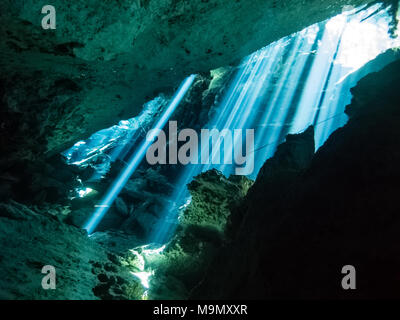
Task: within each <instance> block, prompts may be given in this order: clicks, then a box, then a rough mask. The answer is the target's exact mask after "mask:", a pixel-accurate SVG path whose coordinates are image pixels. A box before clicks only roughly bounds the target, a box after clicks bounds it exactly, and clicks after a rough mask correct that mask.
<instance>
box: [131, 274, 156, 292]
mask: <svg viewBox="0 0 400 320" xmlns="http://www.w3.org/2000/svg"><path fill="white" fill-rule="evenodd" d="M131 274H132V275H134V276H135V277H136V278H138V279H139V280H140V282H141V284H142V286H143V287H144V288H146V289H148V288H149V287H150V277H151V276H152V275H154V272H153V271H150V272H147V271H141V272H132V271H131Z"/></svg>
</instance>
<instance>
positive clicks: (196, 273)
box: [144, 170, 252, 299]
mask: <svg viewBox="0 0 400 320" xmlns="http://www.w3.org/2000/svg"><path fill="white" fill-rule="evenodd" d="M251 184H252V181H251V180H249V179H247V178H245V177H237V176H231V177H230V178H226V177H225V176H224V175H222V174H221V173H220V172H218V171H216V170H211V171H207V172H205V173H202V174H200V175H199V176H197V177H195V179H194V180H193V182H192V183H191V184H189V186H188V188H189V190H190V193H191V196H192V200H191V202H190V204H189V205H188V206H187V208H186V209H185V210H184V211H183V212H182V213H181V216H180V218H179V225H178V229H177V231H176V233H175V235H174V237H173V239H172V240H171V241H170V242H169V243H168V244H167V245H166V247H165V249H164V251H163V252H162V253H161V254H158V255H157V254H156V255H153V256H150V257H149V256H147V257H146V255H145V256H144V258H145V261H146V266H147V267H146V270H147V271H148V272H150V271H151V270H153V271H154V276H153V277H152V279H151V281H150V289H149V293H148V297H149V298H150V299H187V297H188V296H189V295H190V292H191V291H193V290H194V289H195V287H196V286H197V285H198V284H199V283H200V282H201V281H202V279H203V278H204V277H205V275H206V272H207V270H208V269H207V266H208V265H209V264H210V261H211V260H212V259H213V257H214V256H215V254H216V253H217V252H218V249H219V248H220V247H221V246H222V244H223V243H224V242H225V241H227V238H226V234H225V231H226V222H227V221H226V220H227V216H228V215H229V208H230V207H231V206H233V205H234V204H235V203H238V202H240V201H241V200H242V198H243V197H244V195H245V194H246V192H247V190H248V189H249V187H250V186H251Z"/></svg>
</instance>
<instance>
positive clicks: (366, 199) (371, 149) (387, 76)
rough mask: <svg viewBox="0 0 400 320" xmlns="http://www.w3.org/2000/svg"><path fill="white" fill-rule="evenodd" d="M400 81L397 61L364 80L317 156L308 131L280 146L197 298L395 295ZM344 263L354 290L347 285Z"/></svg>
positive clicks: (399, 262)
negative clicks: (353, 271)
mask: <svg viewBox="0 0 400 320" xmlns="http://www.w3.org/2000/svg"><path fill="white" fill-rule="evenodd" d="M399 80H400V61H397V62H394V63H392V64H390V65H389V66H388V67H386V68H384V69H383V70H382V71H380V72H377V73H372V74H370V75H368V76H367V77H365V78H363V79H362V80H361V81H360V82H359V83H358V85H357V86H356V87H355V88H354V89H353V90H352V93H353V100H352V103H351V105H349V106H348V107H347V114H348V115H349V116H350V120H349V122H348V124H347V125H346V126H344V127H343V128H340V129H338V130H337V131H335V132H334V133H333V134H332V135H331V137H330V138H329V139H328V141H327V142H326V143H325V144H324V146H322V147H321V148H320V149H319V150H318V152H317V153H316V154H315V155H314V156H313V157H312V152H311V150H312V145H313V142H312V139H311V138H312V135H311V133H312V132H311V131H308V133H307V132H306V133H305V134H304V135H300V136H295V137H289V138H288V139H287V142H286V143H285V144H283V145H281V146H280V148H279V149H278V151H277V153H276V155H275V156H274V158H272V159H271V160H269V161H267V163H266V164H265V166H264V168H263V169H262V172H261V173H260V176H259V177H258V178H257V181H256V183H255V184H254V186H253V187H252V188H251V189H250V191H249V193H248V195H247V197H246V199H245V201H244V202H243V203H242V204H241V205H240V206H238V207H237V208H236V209H235V210H234V212H233V213H232V232H231V234H232V242H231V243H230V244H228V245H226V246H225V248H224V249H222V250H221V251H220V252H219V253H217V254H216V258H215V260H214V261H213V263H211V265H210V266H209V271H208V272H207V274H208V276H207V278H206V279H205V280H204V281H203V282H202V285H201V286H200V287H199V288H198V289H197V290H196V292H194V293H193V294H192V297H193V298H194V297H196V298H210V297H213V298H225V299H226V298H254V299H262V298H267V299H282V298H291V299H292V298H300V299H311V298H312V299H323V298H339V299H352V298H398V297H399V292H400V291H399V289H400V282H399V277H398V272H399V270H400V259H399V257H400V252H399V247H398V245H396V244H397V243H399V241H400V239H399V233H398V229H399V228H400V219H399V215H398V212H399V209H400V207H399V204H398V201H397V200H396V199H397V194H398V192H399V188H398V187H397V184H398V178H399V176H400V169H399V168H400V167H399V165H398V164H399V162H400V153H399V152H398V146H399V145H400V126H399V124H400V106H399V101H400V95H399V91H398V90H397V83H398V82H399ZM310 130H311V129H310ZM346 265H352V266H354V267H355V269H356V279H357V280H356V281H357V282H356V283H357V285H356V286H357V289H356V290H343V288H342V286H341V281H342V278H343V277H344V274H342V268H343V267H344V266H346Z"/></svg>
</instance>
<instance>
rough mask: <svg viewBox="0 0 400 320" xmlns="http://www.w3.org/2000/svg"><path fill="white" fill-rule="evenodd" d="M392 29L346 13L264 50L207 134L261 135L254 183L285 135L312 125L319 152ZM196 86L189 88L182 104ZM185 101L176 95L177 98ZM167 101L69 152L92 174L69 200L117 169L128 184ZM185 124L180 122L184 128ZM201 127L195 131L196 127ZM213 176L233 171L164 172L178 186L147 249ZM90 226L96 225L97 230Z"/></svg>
mask: <svg viewBox="0 0 400 320" xmlns="http://www.w3.org/2000/svg"><path fill="white" fill-rule="evenodd" d="M391 21H392V17H391V16H390V14H389V10H388V9H387V8H384V7H382V5H381V4H375V5H373V6H370V7H368V8H367V9H364V10H362V8H361V9H360V8H357V9H353V10H351V11H346V12H344V13H342V14H340V15H338V16H335V17H333V18H331V19H329V20H327V21H324V22H321V23H318V24H315V25H312V26H310V27H308V28H306V29H304V30H302V31H300V32H298V33H295V34H293V35H290V36H288V37H285V38H282V39H280V40H279V41H277V42H274V43H272V44H270V45H268V46H267V47H265V48H263V49H260V50H258V51H257V52H255V53H253V54H252V55H250V56H248V57H246V58H245V59H244V60H243V61H242V62H241V64H240V65H239V66H237V67H235V68H234V71H230V73H231V74H232V75H231V76H229V77H227V79H226V80H224V81H225V82H226V84H225V87H226V88H224V90H223V94H222V98H219V99H220V101H218V100H216V101H213V102H212V104H213V105H212V106H211V107H210V110H209V113H208V115H207V118H208V121H207V123H206V124H205V127H206V128H210V129H213V128H216V129H218V130H222V129H232V130H234V129H251V128H256V129H255V135H256V140H255V144H254V149H253V150H252V151H251V153H255V154H256V157H255V158H256V159H257V160H256V163H255V170H254V172H252V173H251V174H249V175H248V176H249V177H250V178H251V179H255V178H256V177H257V173H258V172H259V170H260V168H261V166H262V165H263V164H264V163H265V161H266V160H267V159H268V158H270V157H271V156H272V155H273V154H274V152H275V151H276V148H277V146H278V145H279V144H280V143H282V142H283V141H284V140H285V137H286V135H287V134H294V133H299V132H302V131H304V130H305V129H307V128H308V127H309V126H310V125H313V126H314V127H315V139H316V149H318V148H319V147H320V146H321V145H323V143H324V142H325V141H326V139H327V138H328V137H329V135H330V134H331V133H332V132H333V131H335V130H336V129H337V128H339V127H341V126H343V125H344V124H345V123H346V121H347V116H346V115H345V113H344V108H345V106H346V105H347V104H348V103H349V102H350V100H351V93H350V88H351V87H353V86H354V85H355V84H356V83H357V81H358V80H359V79H360V78H361V77H362V76H363V75H365V74H367V73H370V72H373V71H374V66H369V65H367V67H366V68H364V69H363V70H362V72H360V73H357V71H358V70H360V69H362V67H363V66H365V65H366V64H367V63H368V62H369V61H371V60H373V59H374V58H376V57H377V56H378V55H379V54H381V53H383V52H385V51H386V50H388V49H391V48H395V47H397V46H399V40H398V39H397V38H392V37H390V35H389V30H390V26H391ZM392 60H394V57H393V58H391V57H389V58H388V59H386V60H385V61H384V62H383V64H381V65H379V66H378V67H375V68H382V67H383V66H384V65H385V64H388V63H390V62H391V61H392ZM224 72H226V71H225V70H223V68H221V69H219V70H215V71H213V72H212V74H213V77H214V81H218V78H219V77H222V76H221V75H220V74H219V73H224ZM193 82H194V76H192V77H191V78H190V85H191V84H192V83H193ZM190 85H187V86H186V88H185V92H184V94H182V96H181V97H180V99H182V98H183V97H184V95H185V94H186V92H187V91H188V90H189V89H190ZM181 93H182V92H180V90H178V93H177V94H178V95H179V94H181ZM173 99H174V98H173ZM168 100H169V99H168V98H167V97H166V96H164V95H160V96H159V97H157V98H155V99H154V100H152V101H150V102H148V103H147V104H145V105H144V108H143V111H142V113H141V114H140V115H139V116H137V117H135V118H132V119H129V120H121V122H120V123H119V124H118V125H116V126H114V127H111V128H109V129H105V130H102V131H99V132H98V133H95V134H94V135H93V136H91V137H90V138H89V139H88V140H86V141H79V142H77V143H76V144H74V146H73V147H71V148H70V149H68V150H66V151H64V152H63V155H64V156H65V158H66V161H67V163H68V164H71V165H75V166H80V167H85V168H88V167H90V168H91V169H92V170H91V171H93V172H92V174H91V175H90V176H89V177H88V178H86V180H85V181H82V180H80V182H81V183H82V186H81V187H79V188H76V189H75V190H71V192H74V193H75V194H77V197H79V198H82V197H85V196H87V195H89V194H90V193H91V192H92V191H93V188H91V187H90V185H91V183H93V182H96V181H99V180H100V179H102V178H104V176H105V175H106V174H107V173H108V172H109V171H110V168H111V166H112V163H114V162H116V161H120V162H122V163H123V164H124V165H126V167H125V168H123V169H122V173H121V176H123V175H124V173H125V172H126V170H128V171H130V170H129V169H128V168H127V167H129V164H130V163H131V162H132V159H130V160H128V159H129V157H131V155H132V156H133V157H134V158H135V157H136V161H135V166H134V167H135V169H136V167H137V166H139V164H140V161H141V160H142V159H143V158H144V153H145V150H146V149H147V148H148V147H149V145H150V144H146V145H145V146H143V145H141V144H140V143H142V141H145V140H146V139H145V134H146V132H147V131H148V130H150V129H151V128H152V127H153V125H154V122H155V120H154V119H157V117H158V116H159V115H160V114H161V115H162V113H163V112H167V113H168V117H167V118H168V119H169V118H170V117H171V115H172V114H173V111H174V110H175V109H174V110H169V111H168ZM178 104H179V102H178ZM178 104H175V106H174V107H177V105H178ZM178 108H179V107H178ZM180 116H181V117H182V115H179V114H178V115H177V120H178V121H179V120H181V119H179V117H180ZM167 118H165V119H164V120H167ZM165 123H166V122H165V121H164V122H163V123H162V125H160V124H158V127H160V129H161V128H162V127H164V125H165ZM198 125H199V124H198V123H194V126H195V127H198ZM156 127H157V125H156ZM180 127H182V125H180ZM213 143H214V144H215V143H216V142H215V141H212V144H213ZM239 143H240V144H241V143H242V141H241V140H238V141H236V140H235V141H233V146H234V145H235V144H239ZM138 150H139V151H138ZM138 155H139V156H138ZM143 165H144V166H146V164H143ZM211 169H216V170H218V171H221V172H222V173H223V174H224V175H225V176H229V175H230V174H232V173H233V165H229V164H219V165H215V164H212V163H209V164H204V165H194V164H187V165H185V166H179V169H178V170H173V169H172V170H171V171H173V174H172V175H169V174H168V172H164V174H165V175H166V177H168V178H169V179H171V183H172V184H173V185H174V187H173V192H172V193H171V194H170V195H169V198H170V199H169V204H168V205H166V206H165V208H164V209H163V210H164V212H163V213H162V214H161V217H162V218H160V219H159V220H160V221H158V222H157V223H156V225H157V226H154V228H153V230H152V232H151V235H150V236H149V238H148V239H147V241H148V242H157V243H164V242H165V241H167V239H168V236H170V235H171V234H172V233H173V226H176V224H177V220H176V219H177V216H178V213H179V212H180V210H179V208H184V207H185V206H187V204H189V203H190V195H189V192H188V190H187V188H186V186H187V185H188V184H189V183H190V182H191V180H192V179H193V178H194V177H195V176H197V175H199V174H200V173H201V172H205V171H208V170H211ZM133 171H134V169H133V170H132V172H130V174H131V173H133ZM164 171H165V170H164ZM167 171H168V169H167ZM176 171H178V172H176ZM130 174H125V179H122V180H124V181H123V182H120V183H118V184H114V188H115V190H114V192H111V191H108V193H106V194H107V195H108V197H104V198H103V200H102V201H101V202H100V203H98V204H97V205H95V207H97V208H98V209H97V211H96V213H95V214H94V216H96V217H98V219H94V218H92V220H89V222H87V224H86V226H85V228H86V229H87V230H88V232H89V233H91V232H93V231H94V228H95V226H96V225H97V224H98V223H99V222H100V221H101V217H102V216H103V215H104V214H105V213H106V211H107V210H108V208H109V207H110V206H111V205H112V203H113V201H114V199H115V198H116V197H117V196H118V194H119V191H120V190H121V189H123V188H124V186H125V184H126V181H127V180H128V179H129V177H130ZM121 176H120V177H119V178H120V179H121ZM116 185H117V187H115V186H116ZM110 193H112V195H110ZM75 196H76V195H75ZM73 197H74V196H72V198H73ZM93 219H94V220H93ZM90 221H92V222H93V221H96V222H95V223H93V224H91V222H90Z"/></svg>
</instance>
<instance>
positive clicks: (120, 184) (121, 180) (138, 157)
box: [84, 75, 196, 234]
mask: <svg viewBox="0 0 400 320" xmlns="http://www.w3.org/2000/svg"><path fill="white" fill-rule="evenodd" d="M195 77H196V75H191V76H189V77H188V78H187V79H186V80H185V81H184V82H183V84H182V85H181V87H180V88H179V90H178V91H177V93H176V94H175V96H174V97H173V99H172V100H171V102H170V104H169V106H168V108H167V109H166V110H165V112H164V113H163V115H162V116H161V118H160V119H159V120H158V121H157V123H156V124H155V125H154V128H153V129H156V130H161V129H162V128H163V127H164V126H165V124H166V122H167V121H168V119H169V118H170V117H171V115H172V113H173V112H174V110H175V109H176V107H177V106H178V105H179V103H180V102H181V100H182V99H183V97H184V96H185V94H186V92H187V91H188V90H189V88H190V87H191V85H192V83H193V81H194V79H195ZM156 137H157V135H156V133H155V131H153V134H152V136H151V137H149V138H148V139H145V141H144V142H143V143H142V145H141V146H140V148H139V150H138V151H136V152H135V153H134V154H133V156H132V157H131V159H130V160H129V161H128V166H127V167H125V168H124V170H123V171H122V173H121V174H120V175H119V177H118V178H117V179H116V180H115V182H114V183H113V185H112V187H111V188H110V190H108V191H107V193H106V196H105V197H104V198H103V199H102V201H101V204H100V206H99V207H98V208H97V209H96V211H95V213H94V214H93V216H92V217H91V218H90V219H89V221H88V222H87V223H86V224H85V226H84V229H86V230H87V232H88V233H89V234H91V233H92V232H93V231H94V229H95V228H96V227H97V225H98V224H99V223H100V221H101V220H102V218H103V217H104V215H105V214H106V213H107V211H108V209H109V208H110V206H111V205H112V203H113V202H114V200H115V198H116V197H117V196H118V194H119V193H120V192H121V190H122V189H123V188H124V186H125V184H126V182H127V181H128V180H129V178H130V177H131V176H132V174H133V172H134V171H135V170H136V168H137V167H138V166H139V164H140V163H141V161H142V160H143V158H144V156H145V155H146V151H147V149H148V148H149V146H150V145H151V144H152V143H153V140H154V139H155V138H156Z"/></svg>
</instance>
